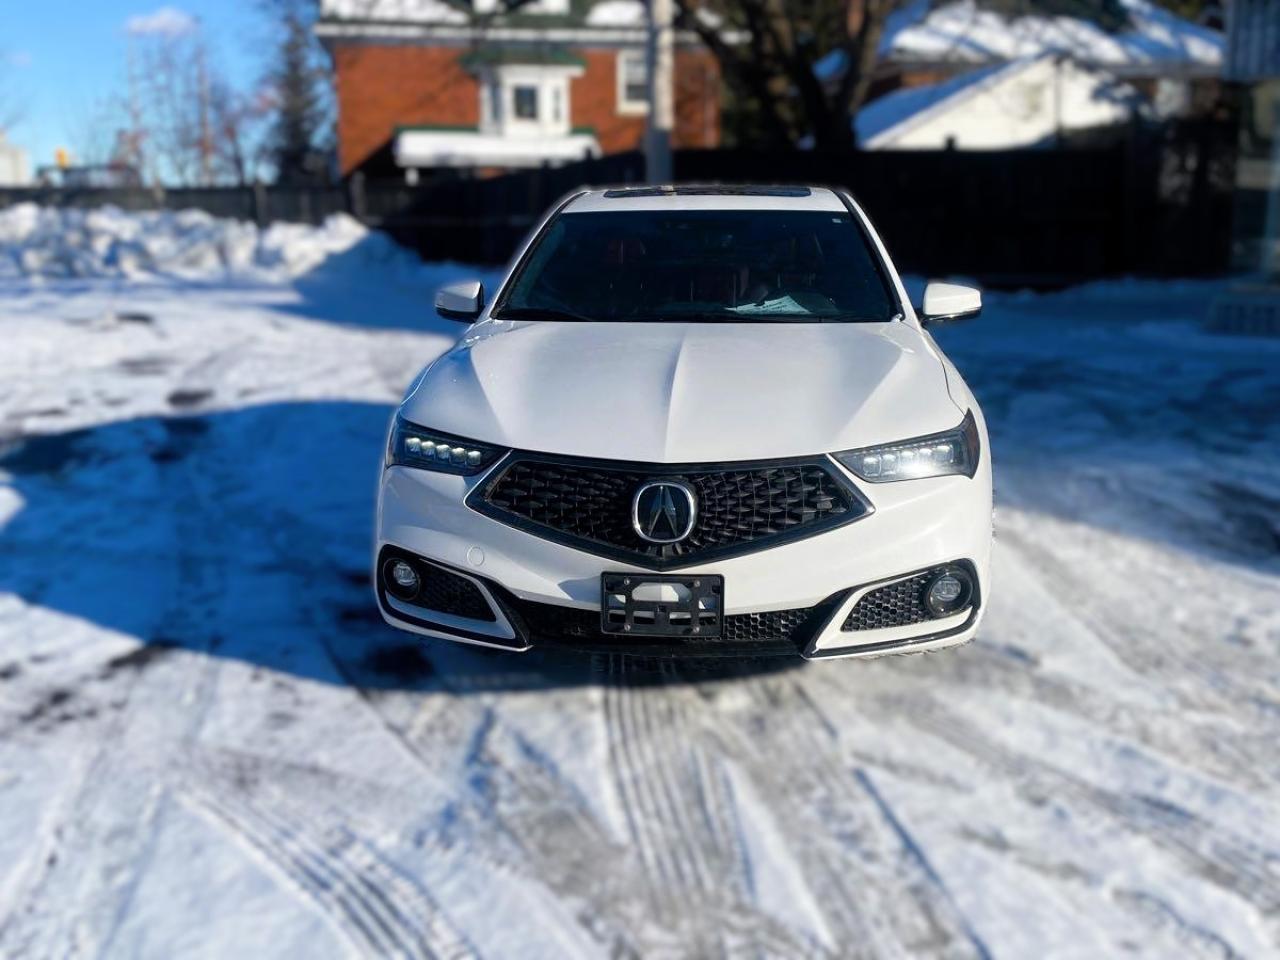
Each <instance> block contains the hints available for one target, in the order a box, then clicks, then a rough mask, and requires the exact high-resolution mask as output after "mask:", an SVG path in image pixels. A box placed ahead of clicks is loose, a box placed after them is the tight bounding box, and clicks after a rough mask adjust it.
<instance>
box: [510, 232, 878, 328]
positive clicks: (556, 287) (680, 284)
mask: <svg viewBox="0 0 1280 960" xmlns="http://www.w3.org/2000/svg"><path fill="white" fill-rule="evenodd" d="M506 306H509V307H511V308H513V309H516V310H521V311H528V310H537V309H546V310H555V311H563V312H565V313H570V314H573V315H577V316H579V317H581V318H584V319H593V320H595V319H599V320H664V319H669V320H681V319H698V320H716V319H718V320H726V321H733V320H750V319H760V320H784V319H796V320H806V319H807V320H822V319H827V320H836V319H838V320H888V319H890V317H891V316H892V315H893V313H894V312H895V311H894V309H893V307H892V300H891V298H890V296H889V293H888V290H887V286H886V283H885V281H884V278H883V276H882V273H881V271H880V270H879V269H878V265H877V263H876V261H875V260H874V259H873V254H872V252H871V251H870V250H869V249H868V246H867V241H866V238H865V236H864V235H863V233H862V231H861V230H860V229H859V228H858V225H857V224H856V223H854V221H853V220H852V218H851V217H850V216H849V215H847V214H842V213H828V212H814V211H803V212H799V213H796V212H790V211H744V210H730V211H672V212H665V211H663V212H652V211H628V212H620V213H589V214H572V213H571V214H565V215H562V216H561V217H559V218H558V219H557V220H556V221H555V222H554V223H552V224H551V226H550V227H549V228H548V230H547V231H546V232H545V234H544V236H543V237H542V238H541V239H540V241H539V242H538V244H537V246H536V248H535V249H534V250H533V251H532V253H531V254H530V256H529V257H528V259H527V261H526V263H525V264H524V266H523V268H522V270H521V271H520V273H519V275H518V276H517V278H516V281H515V283H514V284H513V287H512V291H511V294H510V296H509V298H508V301H507V304H506Z"/></svg>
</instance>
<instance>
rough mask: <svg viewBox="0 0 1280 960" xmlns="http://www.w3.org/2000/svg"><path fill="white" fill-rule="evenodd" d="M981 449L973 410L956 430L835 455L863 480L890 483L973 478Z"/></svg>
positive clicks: (965, 416)
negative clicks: (957, 475) (949, 476)
mask: <svg viewBox="0 0 1280 960" xmlns="http://www.w3.org/2000/svg"><path fill="white" fill-rule="evenodd" d="M978 452H979V444H978V425H977V423H975V422H974V419H973V413H972V412H969V413H966V414H965V415H964V422H963V423H961V424H960V426H958V427H956V428H955V429H954V430H947V431H945V432H943V433H934V434H930V435H929V436H927V437H916V438H915V439H914V440H903V441H902V442H901V443H886V444H882V445H881V446H878V447H863V448H861V449H859V450H846V451H844V452H843V453H837V454H834V456H835V458H836V459H837V460H839V461H840V462H841V463H843V464H844V465H845V466H846V467H848V468H849V469H850V470H852V471H853V472H854V473H855V474H857V475H858V476H859V477H861V478H862V479H863V480H867V481H869V482H871V483H888V482H889V481H891V480H915V479H918V478H920V477H945V476H947V475H949V474H960V475H962V476H966V477H972V476H973V475H974V473H975V472H976V471H977V469H978Z"/></svg>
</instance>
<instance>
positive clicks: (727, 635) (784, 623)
mask: <svg viewBox="0 0 1280 960" xmlns="http://www.w3.org/2000/svg"><path fill="white" fill-rule="evenodd" d="M809 613H810V610H809V608H807V607H801V608H799V609H796V610H770V611H768V612H766V613H736V614H733V615H732V616H728V617H725V618H724V622H723V624H722V626H721V627H720V636H721V638H722V639H724V640H727V641H736V642H743V643H752V642H755V641H759V640H778V639H790V638H791V635H792V634H793V633H795V631H796V630H797V629H798V628H799V627H800V625H801V624H802V623H804V622H805V620H807V619H808V618H809Z"/></svg>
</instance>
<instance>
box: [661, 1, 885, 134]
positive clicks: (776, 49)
mask: <svg viewBox="0 0 1280 960" xmlns="http://www.w3.org/2000/svg"><path fill="white" fill-rule="evenodd" d="M904 2H905V0H677V3H678V5H679V7H680V10H681V14H682V18H681V19H682V25H683V26H685V27H686V28H689V29H692V30H694V31H696V32H697V33H698V35H699V36H700V37H701V38H702V40H703V42H704V43H705V44H706V45H707V47H708V48H709V49H710V50H711V52H712V53H713V54H714V55H715V57H716V59H717V60H718V61H719V63H720V68H721V71H722V72H723V73H724V76H725V79H726V81H727V82H728V84H729V86H730V90H731V92H732V94H733V95H734V97H735V100H736V103H737V105H738V106H739V108H740V109H741V110H742V111H743V113H744V114H745V117H746V123H747V125H748V127H754V129H752V130H751V133H752V135H753V136H754V138H756V139H758V140H763V141H764V142H770V143H773V144H775V145H778V146H784V145H793V144H795V143H797V142H799V141H800V140H802V139H804V138H812V141H813V143H814V144H815V145H816V146H818V147H828V148H848V147H852V146H854V144H855V135H854V131H853V124H852V122H851V115H852V114H853V113H854V112H855V111H856V110H857V108H858V107H860V106H861V105H862V104H863V103H864V102H865V101H866V99H867V95H868V94H869V93H870V90H871V81H872V77H873V72H874V70H875V66H876V59H877V55H878V52H879V46H880V39H881V37H882V36H883V35H884V28H885V21H886V20H887V19H888V17H889V14H891V13H892V12H893V11H894V10H895V9H896V8H898V7H899V6H902V5H903V3H904ZM828 57H830V58H831V59H826V58H828ZM819 62H824V63H826V64H829V65H830V66H831V69H830V70H828V71H821V70H820V69H819V66H818V64H819ZM820 74H822V75H820Z"/></svg>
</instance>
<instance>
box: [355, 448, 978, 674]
mask: <svg viewBox="0 0 1280 960" xmlns="http://www.w3.org/2000/svg"><path fill="white" fill-rule="evenodd" d="M482 480H483V478H482V477H471V478H468V477H460V476H454V475H449V474H442V473H434V472H429V471H423V470H414V469H408V468H404V467H391V468H389V469H387V470H386V471H384V473H383V476H382V483H381V489H380V492H379V498H378V516H377V544H376V549H377V554H378V556H379V557H382V555H383V553H384V551H385V550H386V549H388V548H394V549H397V550H399V551H402V552H404V553H405V554H407V555H410V556H413V557H417V558H421V559H423V560H425V561H427V562H429V563H433V564H437V565H439V566H440V567H441V568H443V569H445V570H446V571H450V572H452V573H454V574H456V575H458V576H461V577H464V578H466V579H468V580H470V581H471V582H472V583H474V584H475V586H476V588H477V589H478V590H480V591H482V593H483V594H484V596H485V597H486V599H487V600H488V601H489V602H491V604H492V606H493V608H494V610H495V611H496V613H495V616H494V619H493V620H492V621H484V622H475V621H464V620H460V619H458V618H452V619H450V618H444V619H442V618H441V617H440V616H435V615H432V611H428V610H421V609H416V608H415V607H414V605H412V604H405V603H402V602H400V601H397V600H396V599H395V597H394V596H390V595H389V594H388V593H387V592H386V591H385V590H384V589H383V586H382V582H381V575H379V577H378V583H377V586H376V592H377V596H378V604H379V609H380V610H381V612H382V615H383V617H384V618H385V619H386V621H387V622H388V623H390V624H391V625H393V626H396V627H399V628H401V629H404V630H408V631H411V632H414V633H418V634H421V635H424V636H430V637H439V638H443V639H450V640H458V641H462V642H466V643H474V644H480V645H483V646H490V647H496V648H499V649H505V650H513V651H524V650H530V649H534V648H541V647H548V646H557V647H569V648H573V649H580V650H607V651H611V652H621V653H643V654H648V655H658V656H684V655H719V656H744V655H765V654H789V655H799V656H803V657H805V658H808V659H822V658H828V657H841V656H854V657H859V656H860V657H871V656H880V655H883V654H888V653H898V652H915V651H925V650H933V649H938V648H941V647H947V646H953V645H956V644H960V643H964V642H966V641H967V640H969V639H971V638H972V637H973V636H974V634H975V633H976V631H977V628H978V625H979V623H980V621H981V618H982V615H983V613H984V611H985V607H986V597H987V595H988V573H989V565H990V551H991V473H990V460H989V458H988V457H983V458H982V462H981V463H980V465H979V469H978V471H977V473H976V474H975V476H974V477H973V478H972V479H970V478H968V477H960V476H950V477H937V478H931V479H922V480H911V481H905V482H898V483H885V484H867V483H862V482H860V481H857V480H856V478H853V477H849V480H850V482H851V483H852V484H854V485H855V486H856V487H857V488H858V490H859V491H860V492H861V493H862V494H863V496H865V497H866V498H867V499H868V500H869V501H870V502H871V504H872V505H873V507H874V510H873V512H871V513H869V514H868V515H866V516H864V517H862V518H860V519H858V520H857V521H855V522H853V523H850V524H848V525H846V526H842V527H839V528H836V529H834V530H829V531H827V532H824V533H820V534H817V535H815V536H812V537H810V538H808V539H804V540H798V541H794V542H790V543H786V544H782V545H779V546H775V547H772V548H767V549H762V550H759V551H757V552H754V553H748V554H744V555H740V556H735V557H731V558H728V559H723V560H718V561H713V562H708V563H698V564H694V565H692V566H690V567H688V568H680V569H679V570H677V571H666V572H680V573H684V572H688V573H701V574H709V575H710V574H718V575H720V576H722V577H724V582H725V594H724V613H725V616H726V623H727V624H729V623H730V622H731V625H732V629H729V630H726V634H727V636H726V637H724V638H722V640H721V641H705V642H704V641H700V642H696V643H689V642H684V641H671V642H663V643H651V642H644V643H637V642H633V641H631V638H621V637H618V636H617V635H615V634H600V633H599V631H598V621H599V610H600V577H601V574H602V573H604V572H606V571H634V572H636V573H637V574H640V575H643V574H644V573H645V572H652V571H646V570H645V569H644V568H642V567H638V566H631V565H628V564H625V563H621V562H619V561H618V560H616V559H609V558H605V557H600V556H596V555H594V554H591V553H587V552H585V551H583V550H579V549H576V548H574V547H570V546H566V545H563V544H558V543H554V542H552V541H549V540H545V539H543V538H541V537H539V536H537V535H535V534H532V533H528V532H525V531H523V530H518V529H516V528H514V527H512V526H508V525H507V524H505V523H503V522H501V521H499V520H495V519H492V518H490V517H487V516H484V515H481V514H479V513H477V512H475V511H473V510H471V509H470V508H469V507H467V506H466V505H465V504H464V503H463V501H464V499H465V498H466V496H467V495H468V494H469V493H470V492H471V490H472V489H473V488H474V487H475V486H476V485H477V484H479V483H480V482H482ZM957 561H961V562H964V563H966V564H968V565H969V567H968V568H969V569H970V570H972V575H973V577H974V579H975V583H976V589H975V592H974V601H973V603H972V604H971V605H970V606H969V607H968V608H966V609H964V610H961V611H960V612H958V613H957V614H955V615H953V616H949V617H945V618H942V619H932V620H928V621H927V622H919V623H913V624H908V625H904V626H894V627H885V628H876V629H860V630H846V629H843V627H844V626H845V625H846V620H847V618H848V615H849V612H850V611H851V610H853V609H854V607H855V606H856V605H857V604H858V603H859V602H860V601H861V600H862V599H863V598H864V597H865V596H866V595H867V594H868V593H869V592H870V591H872V590H875V589H878V588H880V587H883V586H885V585H886V584H889V583H892V582H894V581H898V580H903V579H905V578H907V577H909V576H912V575H914V574H916V573H918V572H920V571H922V570H927V569H930V568H933V567H937V566H939V565H942V564H947V563H955V562H957ZM380 567H381V564H379V568H380ZM592 624H596V625H597V626H596V628H593V627H592ZM758 624H764V626H761V627H759V629H757V625H758ZM768 624H779V625H785V626H786V627H787V629H786V630H785V636H781V635H779V636H770V635H769V634H770V632H771V631H770V628H769V626H768ZM772 632H776V633H778V634H782V633H784V631H783V630H782V629H781V628H780V629H779V630H777V631H772ZM624 640H625V642H624Z"/></svg>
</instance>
